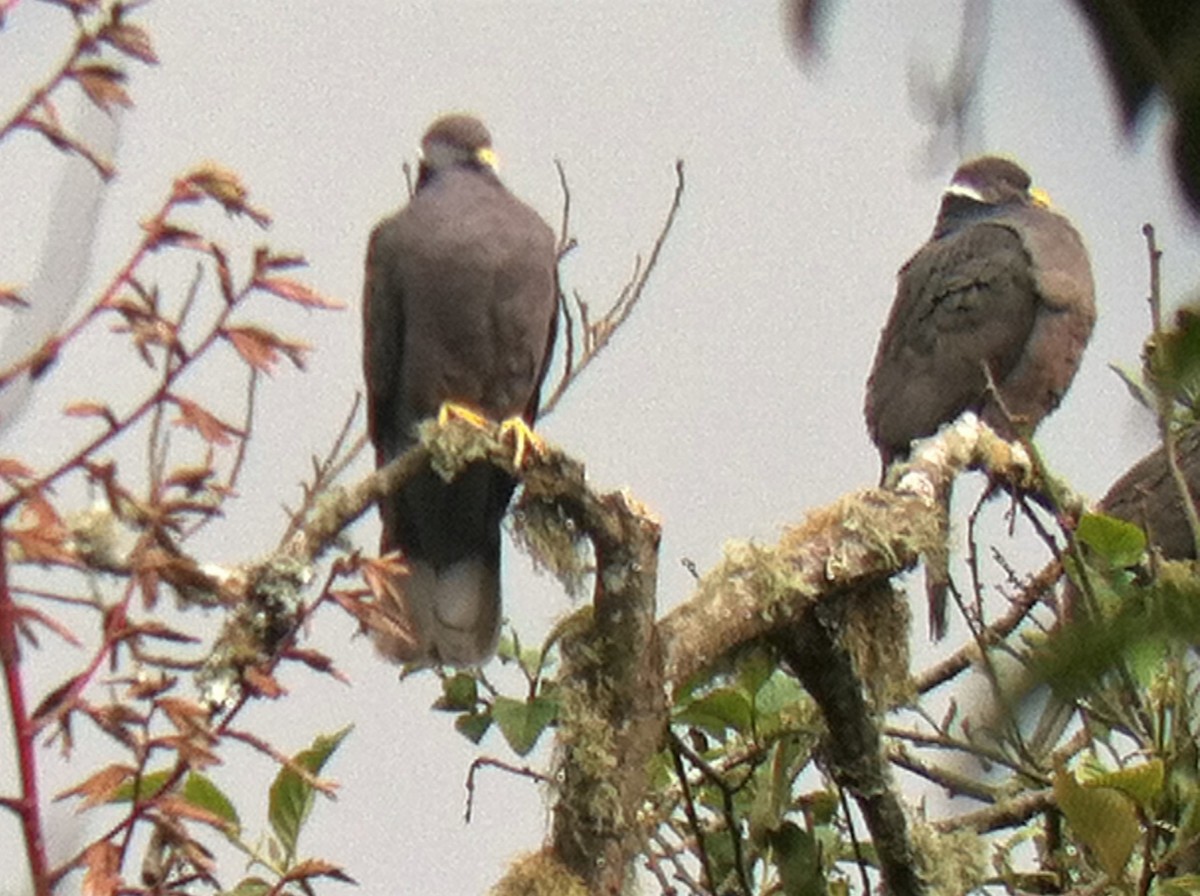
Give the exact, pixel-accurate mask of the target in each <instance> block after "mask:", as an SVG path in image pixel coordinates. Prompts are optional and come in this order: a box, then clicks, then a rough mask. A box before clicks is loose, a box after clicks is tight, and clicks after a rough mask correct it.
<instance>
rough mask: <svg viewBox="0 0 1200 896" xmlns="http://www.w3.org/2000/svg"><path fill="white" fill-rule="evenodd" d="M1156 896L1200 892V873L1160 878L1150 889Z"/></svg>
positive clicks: (1188, 894)
mask: <svg viewBox="0 0 1200 896" xmlns="http://www.w3.org/2000/svg"><path fill="white" fill-rule="evenodd" d="M1150 892H1151V893H1153V894H1154V896H1196V894H1197V893H1200V874H1185V875H1183V876H1182V877H1171V878H1159V879H1158V880H1156V881H1155V882H1154V888H1153V889H1152V890H1151V891H1150Z"/></svg>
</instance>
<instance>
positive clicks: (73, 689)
mask: <svg viewBox="0 0 1200 896" xmlns="http://www.w3.org/2000/svg"><path fill="white" fill-rule="evenodd" d="M80 681H81V679H80V676H78V675H72V676H71V677H70V678H68V679H67V680H66V681H64V682H63V683H62V684H60V685H59V686H58V687H56V688H55V689H54V690H52V691H51V692H50V693H48V694H47V695H46V696H45V697H43V698H42V699H41V701H40V702H39V703H38V705H37V708H36V709H34V711H33V716H32V718H33V720H34V721H35V722H36V723H37V724H38V725H44V724H45V723H46V722H48V721H49V720H50V719H51V718H52V717H53V716H58V715H61V714H62V713H64V712H66V711H68V710H71V709H74V708H75V707H76V704H77V703H78V702H79V697H78V691H79V685H80Z"/></svg>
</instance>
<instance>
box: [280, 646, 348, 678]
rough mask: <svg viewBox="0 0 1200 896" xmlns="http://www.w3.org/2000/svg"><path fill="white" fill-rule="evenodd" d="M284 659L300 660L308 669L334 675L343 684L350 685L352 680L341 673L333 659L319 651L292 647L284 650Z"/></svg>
mask: <svg viewBox="0 0 1200 896" xmlns="http://www.w3.org/2000/svg"><path fill="white" fill-rule="evenodd" d="M282 656H283V658H284V659H289V660H299V661H300V662H302V663H304V665H306V666H308V668H310V669H312V670H314V671H316V672H324V673H326V674H328V675H332V676H333V677H334V678H336V679H337V680H338V681H340V682H342V683H343V684H349V683H350V679H349V678H347V677H346V676H345V675H343V674H342V673H341V672H339V671H338V670H337V669H336V668H335V667H334V665H333V659H332V658H331V657H328V656H326V655H325V654H323V653H321V652H320V651H317V650H309V649H306V648H300V647H292V648H289V649H287V650H284V651H283V653H282Z"/></svg>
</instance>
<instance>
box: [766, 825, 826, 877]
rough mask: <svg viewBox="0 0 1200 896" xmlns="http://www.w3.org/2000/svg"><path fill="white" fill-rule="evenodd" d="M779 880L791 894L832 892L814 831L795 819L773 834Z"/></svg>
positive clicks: (771, 838)
mask: <svg viewBox="0 0 1200 896" xmlns="http://www.w3.org/2000/svg"><path fill="white" fill-rule="evenodd" d="M768 839H769V841H770V844H771V848H772V849H773V850H774V853H775V856H774V858H775V867H776V868H778V869H779V882H780V883H781V884H782V885H783V892H784V893H786V894H788V896H819V894H823V893H826V892H828V891H827V890H826V888H825V881H824V876H823V875H822V874H821V855H820V851H819V850H818V849H817V843H816V841H815V840H814V839H813V837H812V835H811V834H809V833H808V831H805V830H803V829H801V828H800V827H798V826H797V825H796V824H794V823H793V822H790V821H787V822H784V823H783V824H782V825H781V826H780V828H779V829H778V830H776V831H772V832H771V834H770V835H769V838H768Z"/></svg>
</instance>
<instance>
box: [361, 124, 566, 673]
mask: <svg viewBox="0 0 1200 896" xmlns="http://www.w3.org/2000/svg"><path fill="white" fill-rule="evenodd" d="M421 148H422V159H421V165H420V171H419V174H418V178H417V187H416V191H415V192H414V195H413V196H412V198H411V200H410V201H409V203H408V205H407V206H405V207H404V208H402V209H401V210H400V211H398V212H397V213H396V214H394V215H392V216H391V217H389V218H385V219H384V220H383V221H381V222H380V223H379V224H378V225H377V226H376V227H375V229H374V230H373V231H372V233H371V241H370V246H369V249H368V251H367V262H366V282H365V288H364V295H363V330H364V334H363V369H364V372H365V375H366V384H367V416H368V426H369V430H370V434H371V440H372V441H373V442H374V444H375V457H376V463H377V464H378V465H380V466H382V465H383V464H386V463H387V462H388V461H390V460H391V459H393V458H394V457H396V456H397V455H399V454H401V453H403V452H404V451H405V450H406V449H407V448H409V447H410V446H411V445H412V444H413V443H414V441H415V438H416V435H415V426H416V424H417V423H418V422H420V421H421V420H422V419H424V418H427V417H431V416H433V415H435V414H437V413H438V410H439V408H440V406H442V405H443V403H445V402H453V403H455V404H459V405H463V406H465V407H467V408H470V409H472V410H474V411H477V412H478V413H480V414H482V415H483V416H485V417H488V418H491V419H492V420H503V419H508V418H512V417H519V418H522V419H523V420H524V421H525V422H527V423H530V424H532V423H533V420H534V418H535V416H536V415H537V409H538V401H539V393H540V389H541V384H542V380H543V379H544V378H545V375H546V369H547V366H548V364H549V361H550V355H551V353H552V350H553V345H554V333H555V328H556V323H557V309H558V288H557V281H556V276H557V253H556V240H555V236H554V233H553V231H552V230H551V229H550V227H549V226H547V224H546V223H545V222H544V221H543V220H542V219H541V217H540V216H539V215H538V214H537V212H535V211H534V210H533V209H532V208H530V207H529V206H528V205H526V204H525V203H523V202H522V201H521V200H519V199H517V198H516V197H515V196H513V195H512V194H511V193H510V192H509V191H508V190H507V189H506V188H505V187H504V185H503V184H502V183H501V182H500V180H499V178H498V177H497V175H496V171H495V156H494V154H493V152H492V142H491V136H490V134H489V133H488V131H487V128H485V127H484V125H483V124H482V123H481V122H480V121H478V120H477V119H475V118H472V117H469V116H465V115H450V116H446V117H444V118H441V119H438V120H437V121H435V122H434V123H433V124H432V125H431V126H430V128H429V130H428V131H427V132H426V134H425V137H424V139H423V140H422V143H421ZM514 488H515V481H514V480H513V478H512V477H511V476H509V475H507V474H505V473H503V472H501V471H500V470H498V469H496V468H495V467H494V466H492V465H491V464H488V463H482V462H481V463H474V464H471V465H469V466H468V467H467V468H466V470H465V471H463V473H462V474H461V475H459V476H458V477H457V478H456V479H455V480H454V481H453V482H449V483H447V482H445V481H444V480H443V479H442V478H441V477H440V476H439V475H438V474H437V473H436V472H434V471H432V470H429V469H426V470H424V471H423V472H421V473H419V474H418V475H417V476H416V477H415V478H414V479H413V480H411V481H410V482H408V483H407V484H406V485H405V486H404V487H403V488H402V489H401V490H400V491H399V493H397V494H394V495H391V496H389V497H388V498H386V499H384V500H383V501H381V502H380V508H379V509H380V515H381V517H382V520H383V537H382V547H381V550H382V551H385V552H386V551H389V550H393V549H396V548H399V549H400V550H401V551H402V552H403V554H404V561H405V564H406V565H407V567H408V570H409V572H408V574H407V576H406V577H405V578H404V579H403V581H402V582H401V589H400V591H401V593H402V599H401V604H402V605H400V606H395V607H392V608H391V610H392V611H393V612H392V615H393V616H395V617H397V618H398V619H399V620H400V624H401V625H402V626H403V627H404V628H406V629H407V630H408V631H407V634H408V635H409V636H411V638H408V637H405V638H392V637H384V636H379V637H377V642H378V643H379V646H380V649H381V650H383V651H384V652H385V653H388V654H390V655H392V656H393V657H394V658H396V659H398V660H402V661H405V662H442V663H448V664H452V665H471V664H477V663H481V662H483V661H485V660H486V659H487V658H488V657H489V656H490V655H491V654H492V652H493V651H494V650H495V645H496V640H497V637H498V634H499V627H500V523H501V520H502V518H503V516H504V513H505V511H506V509H507V507H508V502H509V499H510V498H511V496H512V492H513V489H514Z"/></svg>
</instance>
